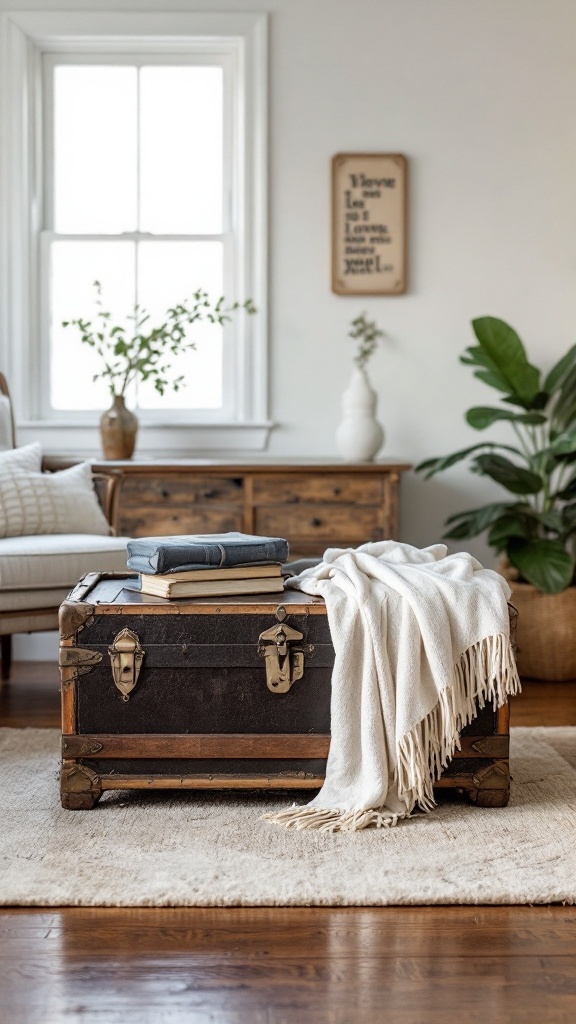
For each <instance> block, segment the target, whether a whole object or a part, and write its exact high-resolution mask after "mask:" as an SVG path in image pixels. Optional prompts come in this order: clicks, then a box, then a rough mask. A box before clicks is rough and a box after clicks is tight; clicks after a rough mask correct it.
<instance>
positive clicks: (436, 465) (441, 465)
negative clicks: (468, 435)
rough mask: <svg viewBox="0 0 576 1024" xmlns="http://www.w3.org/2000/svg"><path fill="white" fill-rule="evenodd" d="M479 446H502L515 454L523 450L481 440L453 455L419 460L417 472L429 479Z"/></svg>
mask: <svg viewBox="0 0 576 1024" xmlns="http://www.w3.org/2000/svg"><path fill="white" fill-rule="evenodd" d="M479 448H501V449H503V450H505V451H509V452H514V454H515V455H521V452H519V451H518V449H517V448H512V447H511V445H508V444H496V443H495V442H494V441H481V442H480V444H473V445H472V446H471V447H470V448H461V449H460V451H458V452H453V453H452V455H440V456H438V457H437V458H435V459H426V460H425V461H424V462H419V463H418V465H417V466H416V472H417V473H426V479H427V480H428V479H429V478H430V477H431V476H434V474H435V473H440V472H441V471H442V470H444V469H450V466H455V465H456V463H457V462H461V461H462V459H465V458H466V456H467V455H470V453H471V452H477V451H478V449H479Z"/></svg>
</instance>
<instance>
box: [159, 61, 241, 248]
mask: <svg viewBox="0 0 576 1024" xmlns="http://www.w3.org/2000/svg"><path fill="white" fill-rule="evenodd" d="M222 97H223V74H222V69H221V68H217V67H144V68H141V70H140V130H141V146H140V188H141V198H140V230H141V231H152V232H154V233H155V234H197V235H198V234H214V233H215V234H218V233H219V232H221V231H222V133H223V120H222Z"/></svg>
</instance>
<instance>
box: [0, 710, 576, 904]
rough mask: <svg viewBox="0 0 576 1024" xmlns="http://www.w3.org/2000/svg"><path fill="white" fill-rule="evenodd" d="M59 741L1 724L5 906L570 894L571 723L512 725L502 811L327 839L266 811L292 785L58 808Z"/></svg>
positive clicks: (575, 846)
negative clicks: (274, 790) (279, 790)
mask: <svg viewBox="0 0 576 1024" xmlns="http://www.w3.org/2000/svg"><path fill="white" fill-rule="evenodd" d="M58 746H59V736H58V733H57V732H56V731H55V730H47V729H25V730H19V729H1V730H0V766H1V769H0V904H2V905H4V906H7V905H8V906H10V905H20V906H62V905H66V906H71V905H72V906H133V907H136V906H204V907H206V906H223V907H224V906H311V905H313V906H350V905H357V906H386V905H399V904H449V903H472V904H475V903H476V904H490V903H556V902H564V903H576V842H575V840H576V728H556V729H541V728H537V729H513V730H512V741H511V747H512V749H511V767H512V776H513V782H512V799H511V803H510V805H509V806H508V807H506V808H485V809H484V808H478V807H474V806H472V805H468V804H465V803H462V802H458V803H444V802H443V803H442V804H441V805H440V806H438V807H437V808H436V809H435V810H434V811H433V812H432V813H431V814H427V815H424V814H418V815H416V816H414V817H413V818H410V819H409V820H407V821H403V822H400V824H398V825H397V826H396V828H392V829H379V830H375V829H367V830H365V831H362V832H354V833H337V834H332V833H328V834H324V833H319V832H316V831H304V832H294V831H291V830H287V829H284V828H279V827H278V826H274V825H271V824H270V823H268V822H266V821H262V820H261V815H262V814H263V813H264V812H266V811H271V810H274V809H279V808H280V807H282V806H286V803H287V797H286V794H283V795H274V796H271V795H270V794H265V795H262V794H259V793H255V794H234V793H232V794H231V793H221V794H214V793H211V794H210V793H205V792H202V793H194V792H192V791H187V792H178V793H177V794H175V793H174V791H164V792H160V791H154V792H135V791H131V792H124V793H121V792H117V791H113V792H108V793H105V794H104V797H103V798H102V800H101V801H100V803H99V804H98V805H97V806H96V807H95V808H94V809H93V810H91V811H65V810H62V809H61V807H60V803H59V797H58ZM293 798H294V797H293V795H292V796H291V797H290V799H293ZM300 798H301V799H305V798H306V797H305V794H300Z"/></svg>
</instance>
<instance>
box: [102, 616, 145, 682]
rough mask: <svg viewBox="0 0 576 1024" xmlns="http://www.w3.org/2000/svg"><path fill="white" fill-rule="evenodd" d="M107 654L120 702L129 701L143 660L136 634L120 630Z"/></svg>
mask: <svg viewBox="0 0 576 1024" xmlns="http://www.w3.org/2000/svg"><path fill="white" fill-rule="evenodd" d="M108 654H109V655H110V661H111V662H112V675H113V677H114V684H115V685H116V686H117V687H118V689H119V690H120V693H121V694H122V700H129V699H130V697H129V694H130V693H131V692H132V690H133V689H134V687H135V686H136V683H137V682H138V676H139V675H140V668H141V666H142V661H143V659H144V651H143V650H142V647H141V645H140V640H139V639H138V637H137V636H136V633H133V632H132V630H131V629H122V630H121V631H120V633H118V634H117V636H116V637H115V638H114V643H113V644H112V646H111V647H109V648H108Z"/></svg>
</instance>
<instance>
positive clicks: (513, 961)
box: [0, 663, 576, 1024]
mask: <svg viewBox="0 0 576 1024" xmlns="http://www.w3.org/2000/svg"><path fill="white" fill-rule="evenodd" d="M0 724H2V725H9V726H14V727H22V726H27V725H28V726H37V727H42V728H45V727H54V726H58V724H59V723H58V676H57V671H56V668H55V666H53V665H49V664H32V663H30V664H28V665H25V664H16V666H15V671H14V675H13V680H12V681H11V683H10V684H9V686H7V687H6V688H5V690H4V692H3V694H2V697H1V698H0ZM512 724H513V725H576V683H574V684H573V683H559V684H550V683H548V684H539V683H526V684H525V685H524V690H523V693H522V694H521V695H520V696H519V697H517V698H515V700H514V701H513V705H512ZM487 842H488V837H487ZM0 871H1V868H0ZM0 889H1V876H0ZM455 1018H457V1019H458V1020H460V1019H462V1020H465V1021H466V1024H521V1022H522V1024H543V1022H546V1024H573V1022H574V1021H575V1020H576V907H561V906H553V907H389V908H374V909H371V908H354V907H350V908H345V907H337V908H277V909H271V908H267V909H258V908H255V909H243V908H238V909H219V908H210V909H204V908H198V909H153V908H151V909H134V910H126V909H116V908H94V909H92V908H62V909H60V910H52V909H51V910H50V911H48V912H47V911H46V910H42V909H38V910H34V909H28V908H13V909H9V908H4V909H2V910H0V1022H1V1024H61V1022H62V1024H68V1022H76V1021H78V1022H90V1024H92V1022H94V1024H100V1022H102V1024H164V1022H166V1024H184V1022H186V1024H208V1022H210V1024H379V1022H384V1024H388V1022H390V1024H392V1022H393V1024H449V1022H451V1021H452V1020H453V1019H455Z"/></svg>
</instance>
